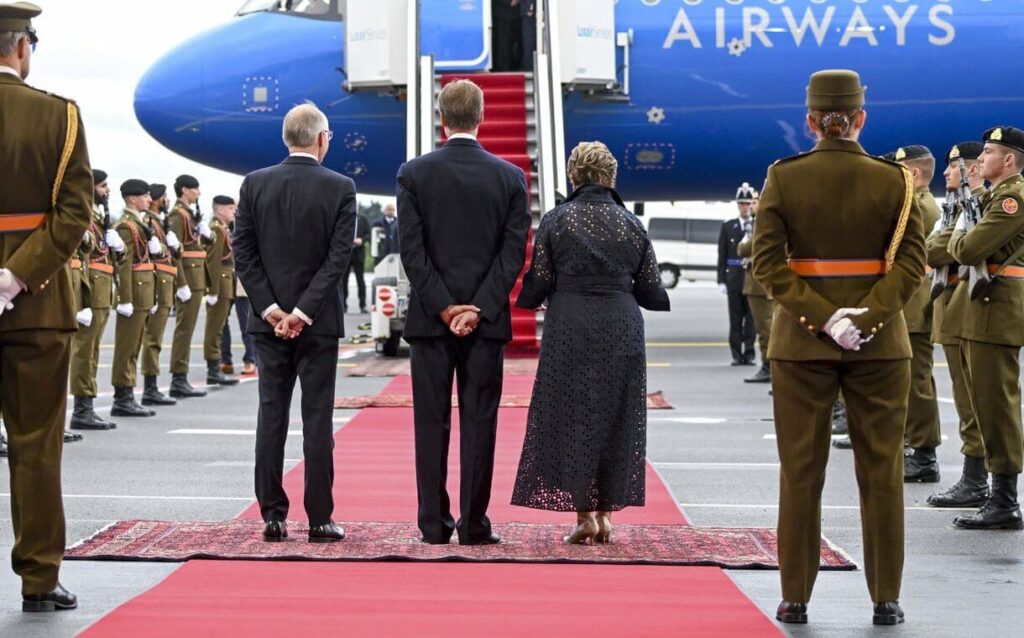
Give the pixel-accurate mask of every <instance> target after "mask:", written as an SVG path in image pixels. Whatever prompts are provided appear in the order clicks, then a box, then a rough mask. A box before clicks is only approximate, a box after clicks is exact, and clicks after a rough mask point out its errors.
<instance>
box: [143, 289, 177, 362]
mask: <svg viewBox="0 0 1024 638" xmlns="http://www.w3.org/2000/svg"><path fill="white" fill-rule="evenodd" d="M170 315H171V308H170V306H160V307H159V308H157V311H156V314H155V315H149V317H148V318H147V319H146V333H145V334H144V335H142V374H143V375H145V376H147V377H157V376H160V351H161V350H163V347H164V332H166V330H167V319H168V317H170Z"/></svg>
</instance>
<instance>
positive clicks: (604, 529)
mask: <svg viewBox="0 0 1024 638" xmlns="http://www.w3.org/2000/svg"><path fill="white" fill-rule="evenodd" d="M596 520H597V534H596V535H595V536H594V541H595V542H598V543H610V542H612V513H611V512H598V513H597V517H596Z"/></svg>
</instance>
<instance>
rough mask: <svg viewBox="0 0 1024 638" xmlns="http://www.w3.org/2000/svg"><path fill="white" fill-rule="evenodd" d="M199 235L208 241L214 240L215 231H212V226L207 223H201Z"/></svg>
mask: <svg viewBox="0 0 1024 638" xmlns="http://www.w3.org/2000/svg"><path fill="white" fill-rule="evenodd" d="M199 234H200V235H202V236H203V237H205V238H207V239H213V231H212V230H210V225H209V224H207V223H206V222H205V221H201V222H199Z"/></svg>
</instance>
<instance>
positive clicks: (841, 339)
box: [824, 308, 871, 351]
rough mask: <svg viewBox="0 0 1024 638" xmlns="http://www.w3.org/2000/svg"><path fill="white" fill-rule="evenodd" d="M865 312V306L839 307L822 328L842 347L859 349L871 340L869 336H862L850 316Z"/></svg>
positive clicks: (866, 310)
mask: <svg viewBox="0 0 1024 638" xmlns="http://www.w3.org/2000/svg"><path fill="white" fill-rule="evenodd" d="M866 312H868V309H867V308H840V309H839V310H836V311H835V313H833V314H832V317H831V318H830V319H829V320H828V321H827V322H826V323H825V326H824V330H825V332H826V333H827V334H828V335H829V336H830V337H832V339H833V340H834V341H835V342H836V343H838V344H839V347H841V348H842V349H844V350H852V351H857V350H860V347H861V346H862V345H864V344H865V343H867V342H868V341H871V337H868V338H867V339H865V338H863V335H862V333H861V331H860V328H858V327H857V326H856V325H854V323H853V320H852V319H850V317H858V316H860V315H863V314H864V313H866Z"/></svg>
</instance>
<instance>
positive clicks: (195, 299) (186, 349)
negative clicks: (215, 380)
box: [171, 290, 206, 374]
mask: <svg viewBox="0 0 1024 638" xmlns="http://www.w3.org/2000/svg"><path fill="white" fill-rule="evenodd" d="M205 300H206V296H205V295H204V294H203V293H202V292H196V291H195V290H193V291H192V297H191V298H190V299H189V300H188V301H182V300H181V299H178V298H177V297H175V298H174V313H175V315H177V321H176V322H175V324H174V340H173V341H172V342H171V374H188V364H189V359H190V358H191V356H192V335H193V334H194V333H195V331H196V320H197V319H198V318H199V309H200V308H201V307H202V306H203V304H204V303H206V301H205Z"/></svg>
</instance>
